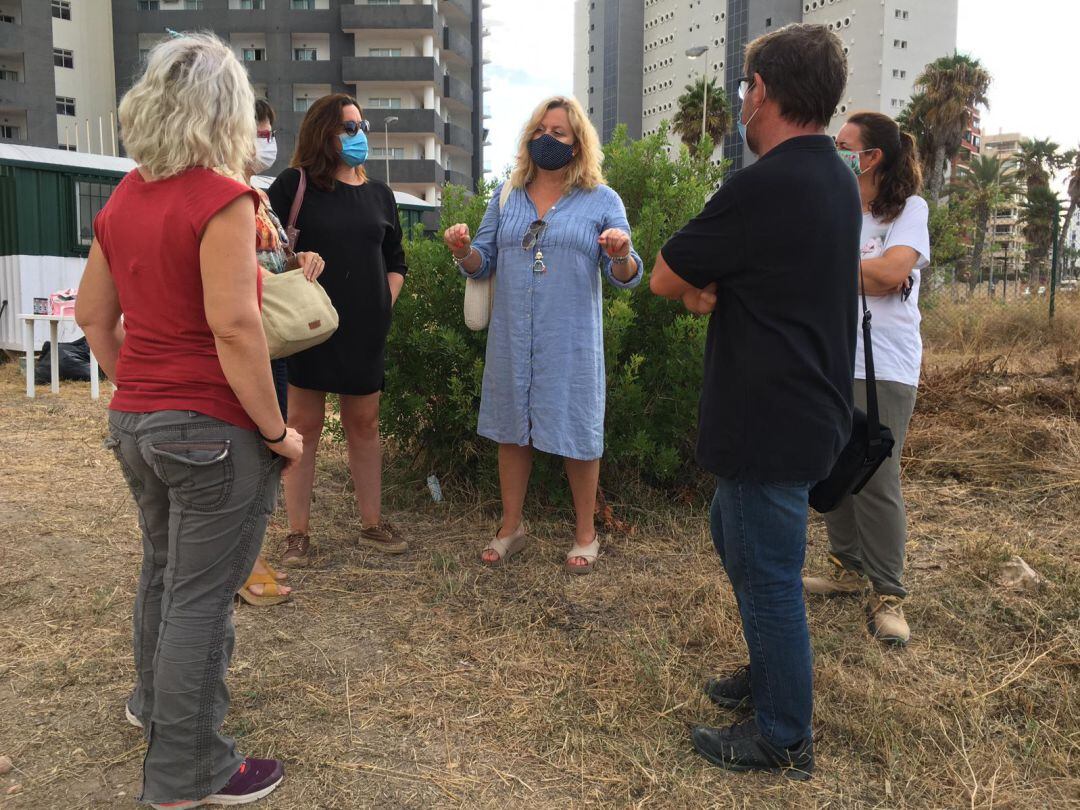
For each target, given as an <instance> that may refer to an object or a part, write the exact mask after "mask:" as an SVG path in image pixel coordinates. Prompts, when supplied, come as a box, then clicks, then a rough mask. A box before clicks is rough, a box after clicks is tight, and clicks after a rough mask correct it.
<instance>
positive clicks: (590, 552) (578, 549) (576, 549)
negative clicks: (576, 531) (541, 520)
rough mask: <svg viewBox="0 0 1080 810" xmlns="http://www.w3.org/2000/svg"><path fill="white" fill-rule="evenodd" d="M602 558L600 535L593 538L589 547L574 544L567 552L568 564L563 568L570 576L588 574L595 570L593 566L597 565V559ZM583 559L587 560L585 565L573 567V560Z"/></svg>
mask: <svg viewBox="0 0 1080 810" xmlns="http://www.w3.org/2000/svg"><path fill="white" fill-rule="evenodd" d="M599 556H600V535H596V536H595V537H593V541H592V542H591V543H589V545H587V546H579V545H578V544H577V543H574V545H573V547H571V549H570V550H569V551H568V552H566V562H565V563H563V568H565V569H566V572H567V573H568V574H588V573H590V572H591V571H592V570H593V566H595V565H596V558H597V557H599ZM577 557H581V559H583V560H585V565H573V564H571V562H570V561H571V560H573V559H575V558H577Z"/></svg>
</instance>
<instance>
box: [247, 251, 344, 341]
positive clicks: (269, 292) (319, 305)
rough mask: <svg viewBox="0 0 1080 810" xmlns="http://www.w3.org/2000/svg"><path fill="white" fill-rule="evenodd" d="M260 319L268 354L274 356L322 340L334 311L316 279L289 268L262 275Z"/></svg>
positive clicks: (330, 326)
mask: <svg viewBox="0 0 1080 810" xmlns="http://www.w3.org/2000/svg"><path fill="white" fill-rule="evenodd" d="M262 321H263V331H265V332H266V343H267V345H268V346H269V347H270V358H271V359H273V360H277V359H279V358H282V357H288V356H290V355H293V354H296V353H297V352H302V351H304V349H310V348H311V347H312V346H318V345H319V344H320V343H324V342H326V340H328V339H329V337H330V336H331V335H332V334H334V330H336V329H337V327H338V314H337V310H336V309H334V305H333V304H332V303H330V296H329V295H327V294H326V290H324V289H323V288H322V285H321V284H319V282H317V281H308V280H307V279H306V278H304V271H303V270H289V271H287V272H285V273H280V274H278V275H276V276H268V277H267V278H264V279H263V293H262Z"/></svg>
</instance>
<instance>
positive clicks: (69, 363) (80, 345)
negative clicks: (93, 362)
mask: <svg viewBox="0 0 1080 810" xmlns="http://www.w3.org/2000/svg"><path fill="white" fill-rule="evenodd" d="M57 347H58V349H57V350H58V351H59V356H60V379H61V380H81V381H82V382H89V381H90V345H89V344H88V343H87V342H86V338H84V337H83V338H79V339H78V340H76V341H75V342H74V343H58V344H57ZM51 355H52V347H51V346H50V345H49V341H47V340H46V341H45V345H44V346H42V347H41V355H40V356H39V357H38V360H37V363H35V364H34V382H35V383H37V384H38V385H48V384H49V383H51V382H52V368H51V360H52V357H51Z"/></svg>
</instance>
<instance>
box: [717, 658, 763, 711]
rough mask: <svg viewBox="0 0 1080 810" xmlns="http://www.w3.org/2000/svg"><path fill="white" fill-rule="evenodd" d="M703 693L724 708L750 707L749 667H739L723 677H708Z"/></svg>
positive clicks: (751, 699)
mask: <svg viewBox="0 0 1080 810" xmlns="http://www.w3.org/2000/svg"><path fill="white" fill-rule="evenodd" d="M705 694H706V695H708V696H709V700H711V701H712V702H713V703H715V704H716V705H717V706H722V707H723V708H725V709H744V708H750V707H751V706H753V705H754V701H753V698H752V697H751V696H750V667H748V666H743V667H739V668H738V669H737V670H735V671H734V672H732V673H731V674H730V675H727V676H725V677H721V678H709V680H708V681H707V682H706V683H705Z"/></svg>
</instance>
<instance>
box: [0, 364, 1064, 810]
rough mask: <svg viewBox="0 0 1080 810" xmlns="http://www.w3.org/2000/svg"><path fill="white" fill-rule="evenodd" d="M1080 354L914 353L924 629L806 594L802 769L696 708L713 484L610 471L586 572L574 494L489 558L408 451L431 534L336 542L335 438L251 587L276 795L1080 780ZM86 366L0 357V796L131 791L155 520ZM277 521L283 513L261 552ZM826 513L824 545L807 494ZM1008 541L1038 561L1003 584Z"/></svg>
mask: <svg viewBox="0 0 1080 810" xmlns="http://www.w3.org/2000/svg"><path fill="white" fill-rule="evenodd" d="M1077 379H1078V370H1077V367H1076V366H1075V365H1070V364H1068V363H1060V362H1058V361H1057V360H1056V359H1048V360H1047V361H1046V362H1045V363H1044V364H1043V365H1042V366H1041V367H1039V368H1032V367H1030V364H1029V365H1028V366H1025V367H1024V368H1019V367H1018V366H1016V364H1014V363H1010V362H1007V361H1003V360H998V361H994V362H989V361H979V362H976V361H972V360H962V361H961V360H957V359H955V358H954V362H952V363H950V364H948V366H947V367H944V366H943V367H942V369H941V370H938V371H934V372H932V373H929V374H928V375H927V378H926V381H925V385H924V387H923V390H922V391H921V393H920V402H919V408H918V412H917V413H916V417H915V421H914V423H913V427H912V431H911V434H910V439H909V445H908V448H907V449H906V451H905V458H906V468H905V476H906V492H907V495H908V498H909V503H910V525H911V542H910V546H909V571H910V576H909V579H910V585H911V589H912V594H913V595H912V597H911V598H910V600H909V602H908V606H907V615H908V617H909V620H910V622H911V624H912V627H913V631H914V637H913V640H912V643H911V644H910V646H909V647H908V648H907V649H906V650H903V651H895V650H889V649H885V648H883V647H881V646H879V645H878V644H876V643H874V642H872V641H871V640H869V639H868V637H867V635H866V632H865V629H864V626H863V616H862V612H861V606H860V605H859V604H858V603H857V602H851V601H845V602H839V601H834V602H828V603H824V602H815V603H812V604H811V605H810V620H811V633H812V637H813V644H814V650H815V655H816V666H815V671H816V678H817V705H816V717H815V727H816V735H817V739H818V744H817V752H818V769H819V770H818V774H817V776H816V777H815V778H814V779H813V780H812V781H810V782H808V783H801V784H796V783H789V782H787V781H786V780H782V779H778V778H772V777H766V776H757V775H751V776H739V775H733V774H729V773H725V772H723V771H720V770H717V769H715V768H713V767H710V766H709V765H707V764H705V763H704V762H703V761H702V760H701V759H699V758H698V757H697V756H696V755H695V754H694V753H693V751H692V750H691V748H690V745H689V743H688V736H687V733H688V729H689V728H690V726H691V725H692V724H695V723H697V722H702V721H705V722H709V723H712V724H717V725H719V724H723V723H729V722H733V721H734V720H736V719H739V718H738V717H737V716H731V715H728V714H726V713H724V712H722V711H719V710H717V709H715V708H714V707H712V706H711V705H710V704H709V703H708V702H707V701H706V699H705V698H704V696H703V695H702V693H701V685H702V682H703V681H704V679H705V678H706V677H707V676H709V675H710V674H712V673H714V672H717V671H720V670H724V669H726V668H729V667H732V666H734V665H736V664H739V663H741V662H742V660H743V658H744V648H743V645H742V642H741V634H740V631H739V625H738V614H737V612H736V609H735V604H734V600H733V598H732V596H731V592H730V589H729V587H728V586H727V584H726V581H725V579H724V576H723V574H722V571H721V570H720V567H719V563H718V561H717V559H716V557H715V556H714V554H713V553H712V550H711V544H710V542H709V540H708V534H707V525H706V509H705V504H704V502H695V503H687V504H672V503H667V504H664V503H663V502H662V500H660V499H659V498H655V497H654V498H653V500H652V501H649V500H648V499H645V498H643V497H638V496H631V495H629V494H626V495H622V496H620V494H619V493H608V494H609V498H610V499H611V502H612V506H613V508H614V511H615V513H616V515H617V516H618V517H619V518H620V519H622V520H624V521H626V522H627V523H628V524H630V525H631V526H632V527H633V531H632V532H625V533H615V534H614V535H613V536H609V537H608V540H607V544H606V546H605V553H604V555H603V556H602V557H601V560H600V564H599V566H598V569H597V571H596V572H595V573H594V574H593V575H591V576H588V577H579V578H571V577H568V576H567V575H565V574H564V573H563V572H562V571H561V568H560V563H561V560H562V556H563V554H564V552H565V549H566V547H567V546H568V543H569V542H570V540H569V531H570V524H569V522H568V520H567V515H565V514H545V513H543V512H542V511H541V510H540V509H539V507H535V506H534V507H533V510H532V511H533V514H532V527H533V530H534V531H533V534H534V536H535V541H534V542H533V544H532V546H531V548H529V549H528V550H527V551H526V552H525V553H524V554H523V555H522V556H521V557H519V558H518V559H517V560H515V562H514V564H513V565H511V566H510V567H509V568H508V569H507V570H502V571H489V570H486V569H484V568H482V567H481V566H480V565H479V564H478V562H477V554H478V552H479V549H480V548H481V546H482V545H483V543H484V542H485V541H486V538H487V535H488V534H489V533H490V531H492V529H493V523H492V516H493V514H494V507H495V504H493V503H480V502H476V500H475V498H470V497H469V496H466V495H462V494H460V493H457V492H455V491H453V490H452V489H451V490H450V491H448V492H447V493H446V494H447V496H448V502H447V503H444V504H434V503H432V502H430V500H427V499H426V497H425V496H426V493H425V491H424V489H423V485H422V482H419V481H415V482H414V481H407V480H405V481H400V482H398V483H396V484H394V485H392V486H388V488H387V502H388V505H389V507H390V517H391V519H392V520H394V521H395V522H396V523H397V524H399V525H400V526H403V527H405V528H407V529H408V531H409V533H410V534H411V535H412V538H413V543H414V547H413V550H412V551H411V552H410V553H409V554H408V555H406V556H404V557H401V558H398V559H387V558H383V557H380V556H374V555H372V554H369V553H367V552H364V551H361V550H358V549H356V548H354V547H351V546H350V545H349V542H348V541H349V538H350V537H351V536H352V535H354V534H355V533H356V531H357V519H356V514H355V508H354V506H353V503H352V494H351V491H350V485H349V483H348V476H347V473H346V470H345V465H344V458H343V455H342V452H341V450H340V449H339V448H336V447H333V446H329V447H324V452H323V455H322V460H321V463H320V475H319V480H318V484H317V492H316V504H315V510H314V514H315V520H316V524H315V526H314V529H315V535H316V538H317V541H318V543H319V545H320V547H321V554H320V556H319V558H318V562H317V564H316V565H315V566H314V567H313V568H312V569H310V570H307V571H304V572H296V573H294V574H293V575H292V576H291V584H293V585H294V586H295V587H296V588H297V595H296V598H295V599H294V600H293V601H292V602H291V603H289V604H288V605H286V606H282V607H277V608H270V609H256V608H247V607H246V606H244V607H241V608H240V609H238V612H237V625H238V643H237V650H236V655H235V657H234V661H233V666H232V672H231V679H230V687H231V689H232V696H233V704H232V709H231V711H230V713H229V716H228V719H227V729H228V731H229V732H230V733H232V734H234V735H235V736H236V737H237V738H238V739H239V745H240V747H241V750H242V751H244V752H248V753H251V754H254V755H258V756H276V757H281V758H283V759H285V760H286V762H287V772H288V776H287V779H286V781H285V783H284V785H283V787H282V788H281V789H280V790H279V791H278V792H277V793H275V794H273V796H272V797H271V799H270V800H268V801H267V802H266V803H265V805H262V806H266V807H267V808H354V807H380V808H383V807H386V808H430V807H458V806H466V807H528V808H556V807H558V808H564V807H583V806H605V807H631V806H633V807H639V806H640V807H680V808H681V807H765V808H789V807H791V808H795V807H798V808H819V807H820V808H824V807H829V808H872V807H889V808H901V807H920V808H921V807H927V808H946V807H948V808H953V807H971V808H989V807H1000V808H1031V807H1048V808H1049V807H1054V808H1060V807H1068V806H1072V807H1078V806H1080V776H1078V765H1080V692H1078V690H1077V687H1078V685H1080V538H1078V532H1080V424H1078V422H1077V418H1078V414H1080V394H1078V390H1077ZM103 387H104V388H106V389H107V386H103ZM87 389H88V386H86V385H80V384H71V383H65V384H63V386H62V390H61V393H60V395H59V396H54V395H51V394H49V393H48V391H47V388H46V390H45V391H44V392H42V391H41V389H40V388H39V397H38V398H37V399H35V400H27V399H26V398H25V397H24V394H23V390H22V379H21V377H20V375H19V373H18V368H17V366H16V365H14V364H11V363H9V364H6V365H3V366H0V755H6V756H9V757H10V758H11V759H12V761H13V762H14V765H15V770H14V771H12V772H11V773H10V774H8V775H7V776H0V807H3V808H5V810H6V809H7V808H11V810H16V809H21V808H33V809H34V810H38V809H40V808H87V807H97V808H101V807H108V808H114V807H115V808H127V807H135V801H134V798H133V797H134V796H135V795H136V794H137V792H138V783H139V780H140V763H141V756H142V752H143V742H142V739H141V736H140V734H139V733H138V731H137V730H135V729H133V728H131V727H130V726H128V725H127V723H126V722H125V721H124V716H123V700H124V698H125V696H126V694H127V692H128V690H129V688H130V686H131V682H132V676H133V672H132V665H131V653H130V647H129V643H130V642H129V637H130V627H129V622H130V614H131V607H132V601H133V597H134V589H135V584H136V577H137V572H138V567H139V563H140V549H139V534H138V528H137V526H136V522H135V515H134V510H133V508H132V506H131V504H130V501H129V496H128V493H127V490H126V488H125V486H124V483H123V481H122V478H121V475H120V472H119V470H118V469H117V467H116V464H115V462H114V460H113V458H112V457H111V455H110V454H109V453H108V451H105V450H103V449H102V447H101V442H102V439H103V437H104V435H105V401H104V400H102V401H101V402H100V403H91V402H90V400H89V398H88V393H87ZM284 531H285V527H284V523H283V516H282V515H280V514H279V515H278V516H277V518H276V519H275V522H274V524H273V526H272V528H271V531H270V533H269V535H268V537H267V542H266V547H267V551H268V554H269V557H270V559H271V560H274V559H277V558H278V556H279V554H280V551H281V547H280V544H281V540H282V537H283V535H284ZM810 542H811V545H810V550H809V554H808V564H809V565H810V566H811V567H815V568H816V567H819V566H821V565H822V563H823V561H824V544H825V541H824V531H823V527H822V525H821V523H820V521H819V520H817V519H815V520H814V522H813V526H812V531H811V538H810ZM1014 553H1018V554H1020V555H1021V556H1023V557H1024V558H1025V559H1026V560H1027V561H1028V562H1029V563H1030V564H1032V565H1033V566H1034V567H1035V568H1036V569H1037V570H1039V571H1040V573H1042V574H1043V575H1044V576H1045V577H1046V578H1047V580H1048V581H1049V585H1048V586H1047V587H1046V588H1045V589H1043V590H1042V591H1039V592H1035V593H1017V592H1009V591H1006V590H1004V589H1003V588H1002V587H1001V586H999V585H998V584H997V577H998V568H999V565H1000V563H1001V562H1002V561H1003V560H1005V559H1006V558H1007V557H1008V556H1009V555H1011V554H1014ZM15 786H18V788H17V792H16V791H14V789H15ZM9 791H10V792H9Z"/></svg>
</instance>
